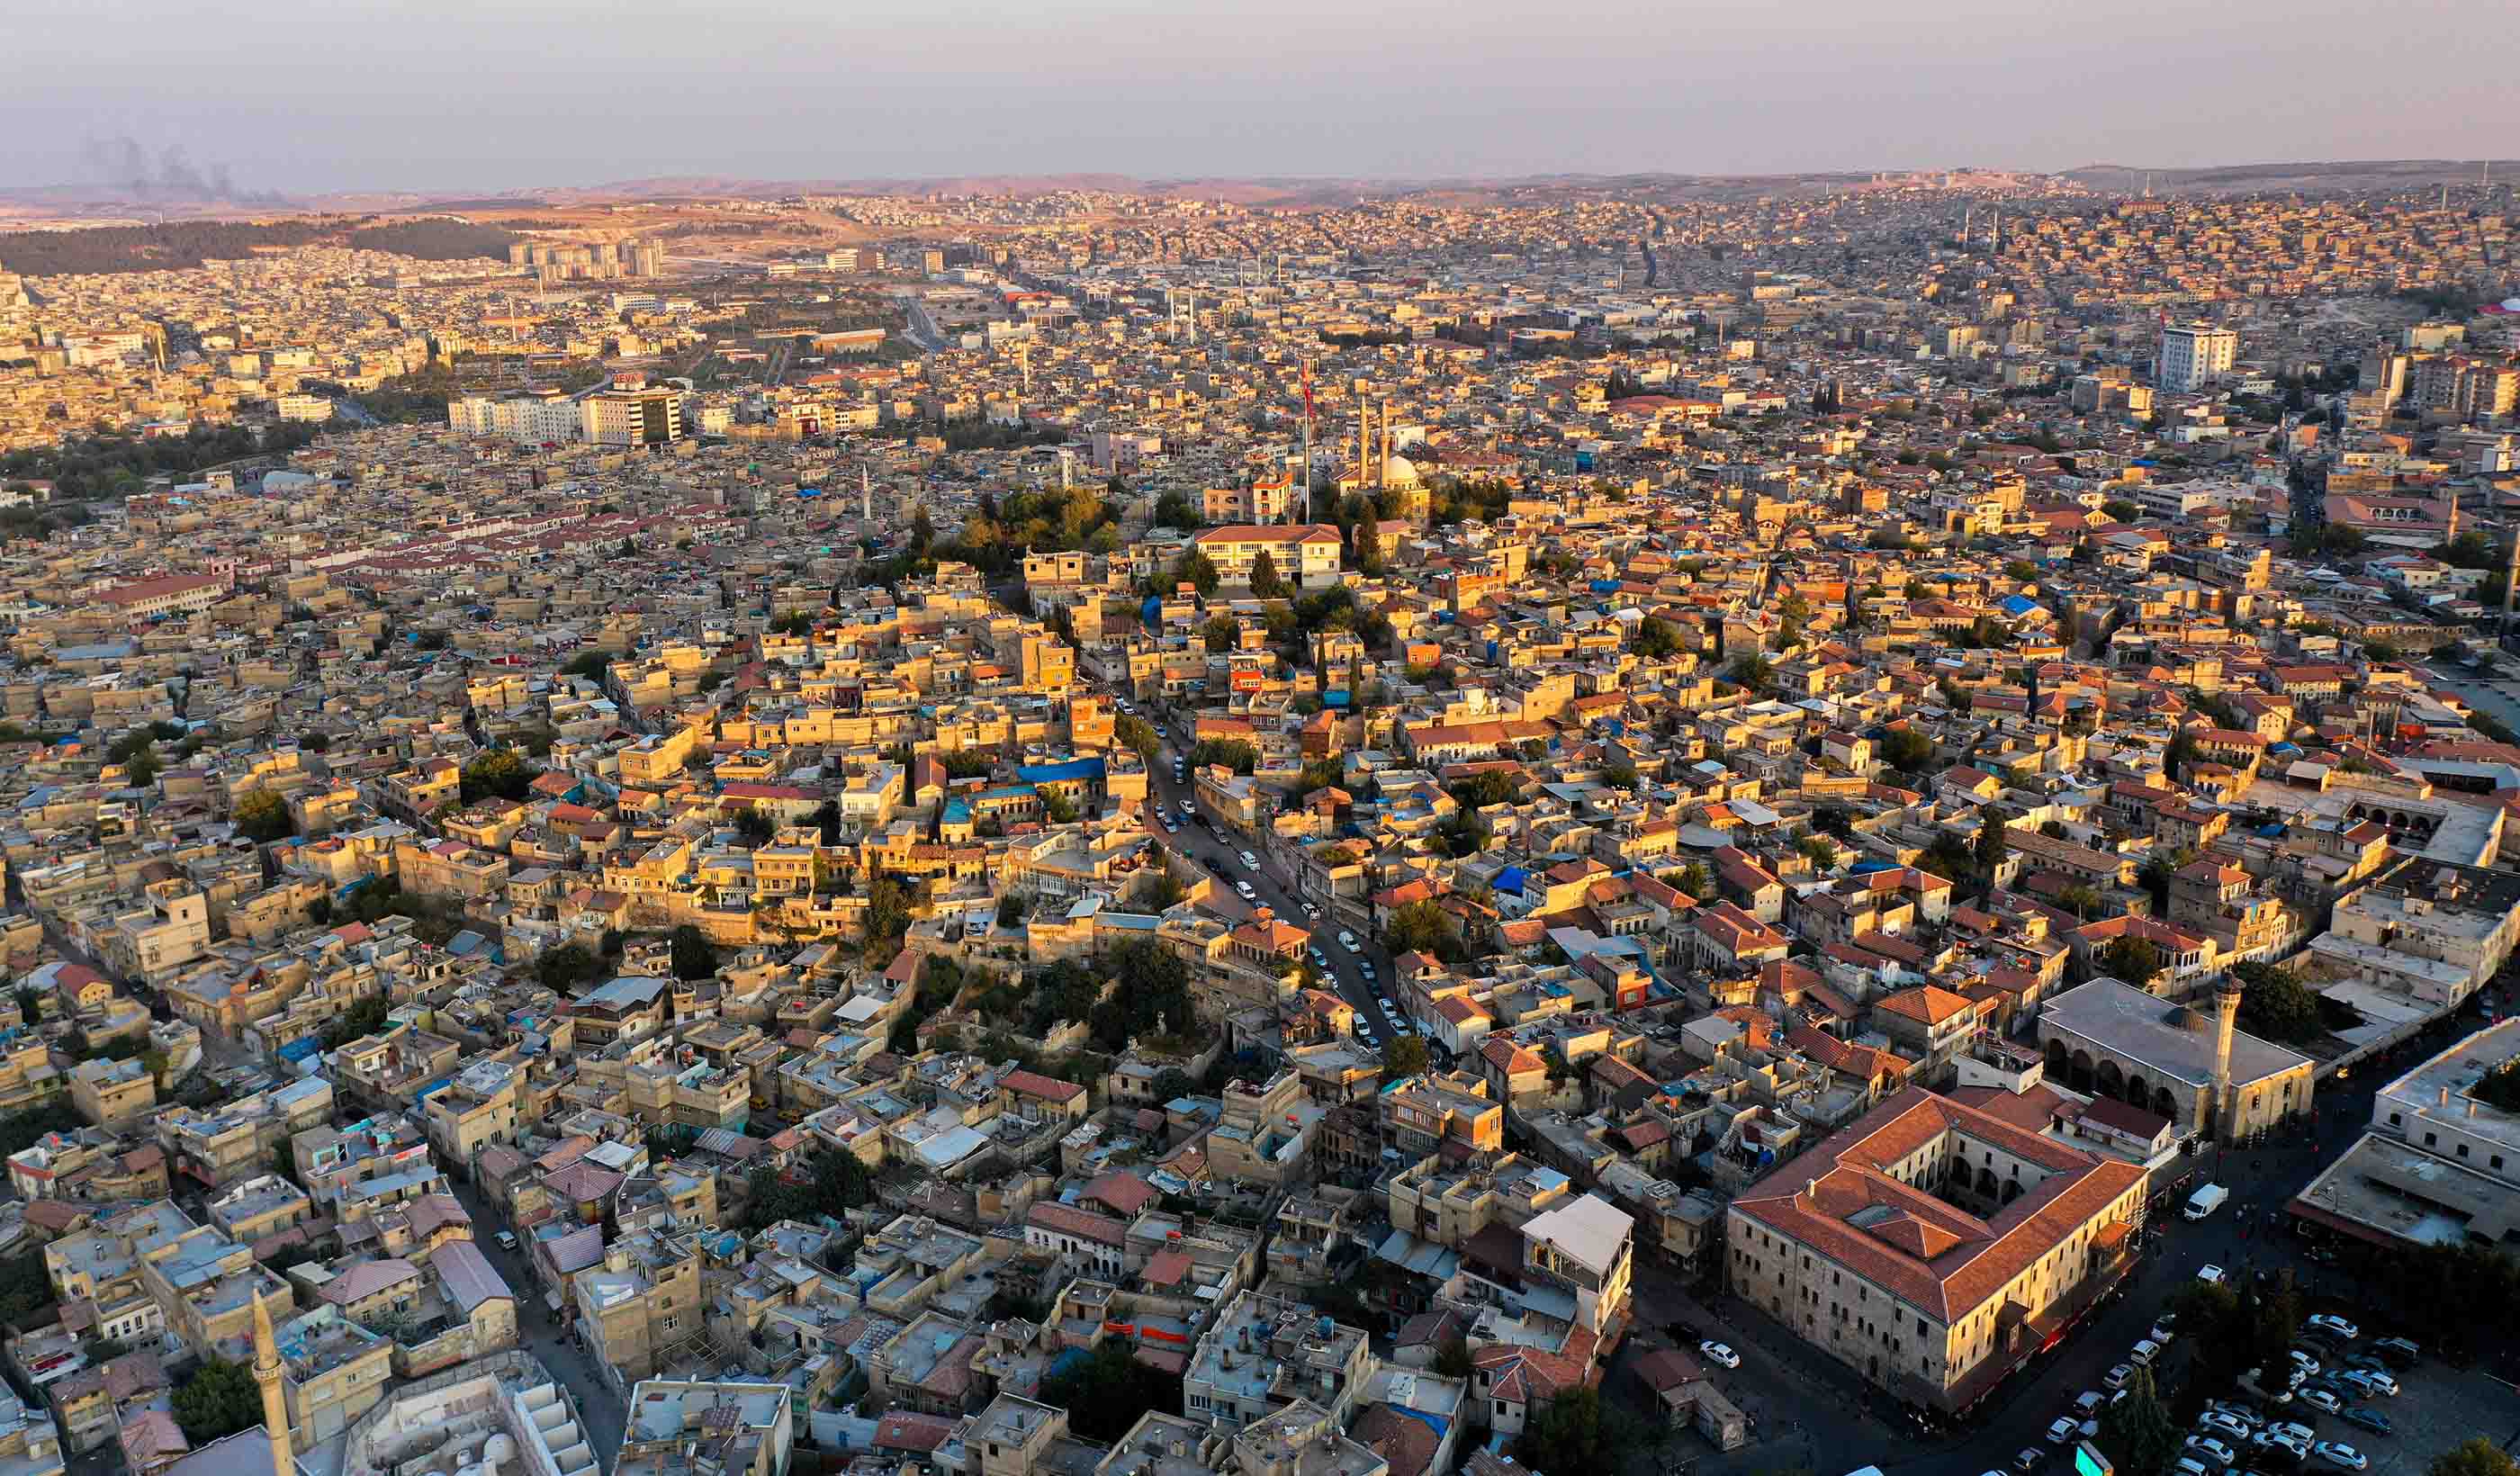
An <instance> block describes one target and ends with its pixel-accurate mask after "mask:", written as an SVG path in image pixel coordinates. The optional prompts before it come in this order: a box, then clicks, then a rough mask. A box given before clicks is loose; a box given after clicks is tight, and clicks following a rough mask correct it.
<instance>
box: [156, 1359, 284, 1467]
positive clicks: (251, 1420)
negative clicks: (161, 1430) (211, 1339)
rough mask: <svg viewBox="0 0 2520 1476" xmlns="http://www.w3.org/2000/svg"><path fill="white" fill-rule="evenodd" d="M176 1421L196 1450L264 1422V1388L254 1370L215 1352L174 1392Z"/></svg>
mask: <svg viewBox="0 0 2520 1476" xmlns="http://www.w3.org/2000/svg"><path fill="white" fill-rule="evenodd" d="M173 1405H174V1412H175V1423H177V1424H178V1425H181V1426H183V1429H184V1438H185V1439H186V1440H188V1441H190V1442H192V1444H193V1448H194V1449H195V1450H199V1449H200V1448H202V1447H203V1446H205V1445H207V1444H209V1443H210V1442H211V1441H214V1440H217V1439H218V1438H220V1437H221V1436H223V1435H234V1434H235V1433H236V1432H238V1431H239V1430H245V1429H250V1428H251V1427H253V1426H255V1425H258V1424H261V1423H262V1389H261V1386H260V1385H257V1384H256V1383H255V1382H254V1381H253V1373H252V1370H250V1369H248V1368H247V1367H246V1366H245V1365H244V1364H239V1363H235V1362H232V1361H230V1360H228V1359H223V1358H220V1357H218V1356H217V1355H215V1354H213V1355H211V1356H210V1357H209V1358H206V1359H204V1360H203V1361H202V1366H201V1367H200V1368H199V1369H198V1370H196V1371H195V1372H194V1374H193V1376H192V1377H191V1378H189V1379H186V1380H185V1381H184V1382H183V1383H182V1384H180V1385H178V1386H177V1387H176V1389H175V1394H174V1400H173Z"/></svg>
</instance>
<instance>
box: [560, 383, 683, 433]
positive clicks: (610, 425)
mask: <svg viewBox="0 0 2520 1476" xmlns="http://www.w3.org/2000/svg"><path fill="white" fill-rule="evenodd" d="M577 408H578V414H579V416H580V421H579V430H580V433H581V435H582V436H583V437H584V438H585V439H587V440H589V441H592V442H594V443H595V444H596V445H599V446H661V445H664V444H666V443H667V442H669V441H678V440H681V439H682V438H683V397H682V394H681V392H680V391H679V390H673V389H665V388H660V387H657V386H653V385H652V386H650V387H648V388H645V389H607V390H605V391H604V392H603V393H601V394H591V395H588V396H587V397H586V398H585V399H583V400H580V401H579V402H578V406H577Z"/></svg>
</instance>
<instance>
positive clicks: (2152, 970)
mask: <svg viewBox="0 0 2520 1476" xmlns="http://www.w3.org/2000/svg"><path fill="white" fill-rule="evenodd" d="M2097 963H2098V966H2099V970H2100V972H2102V973H2104V974H2108V975H2110V976H2112V977H2115V978H2119V979H2123V980H2125V981H2126V982H2127V983H2129V984H2132V985H2134V986H2135V987H2136V988H2138V989H2141V988H2143V987H2144V986H2145V985H2146V984H2149V983H2150V982H2152V977H2153V975H2155V974H2157V973H2159V972H2161V950H2160V949H2158V948H2155V947H2153V946H2152V940H2151V939H2149V938H2138V937H2134V936H2128V937H2124V938H2119V939H2116V940H2114V941H2112V942H2111V943H2110V944H2109V946H2108V947H2106V948H2103V949H2101V950H2100V953H2099V958H2098V960H2097Z"/></svg>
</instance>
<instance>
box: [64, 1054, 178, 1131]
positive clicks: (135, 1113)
mask: <svg viewBox="0 0 2520 1476" xmlns="http://www.w3.org/2000/svg"><path fill="white" fill-rule="evenodd" d="M157 1102H158V1078H157V1076H156V1075H155V1074H154V1073H152V1072H151V1071H150V1070H149V1068H148V1067H146V1066H144V1065H142V1064H141V1063H140V1062H138V1061H137V1060H109V1059H106V1058H104V1057H99V1058H97V1059H94V1060H85V1061H81V1062H79V1063H78V1064H77V1065H75V1066H72V1067H71V1068H70V1105H72V1106H74V1107H76V1108H77V1109H78V1114H79V1116H81V1117H84V1118H86V1119H87V1120H88V1121H89V1122H91V1123H94V1124H96V1125H97V1126H98V1127H105V1126H107V1125H109V1124H112V1123H121V1122H128V1121H131V1120H132V1119H134V1118H137V1117H139V1116H141V1115H142V1114H144V1113H146V1112H147V1111H148V1110H149V1109H150V1108H151V1107H153V1106H155V1105H157Z"/></svg>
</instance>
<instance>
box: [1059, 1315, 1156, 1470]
mask: <svg viewBox="0 0 2520 1476" xmlns="http://www.w3.org/2000/svg"><path fill="white" fill-rule="evenodd" d="M1133 1347H1134V1345H1133V1344H1131V1342H1130V1341H1129V1340H1128V1339H1127V1338H1106V1339H1104V1340H1103V1341H1102V1343H1100V1344H1098V1345H1097V1346H1096V1347H1095V1349H1094V1353H1093V1356H1092V1357H1090V1358H1087V1359H1085V1360H1084V1361H1083V1362H1081V1363H1071V1364H1067V1365H1066V1366H1065V1367H1063V1368H1061V1369H1060V1370H1059V1371H1057V1372H1054V1373H1052V1374H1051V1375H1050V1376H1049V1377H1048V1378H1045V1379H1043V1380H1042V1381H1041V1400H1042V1403H1044V1404H1047V1405H1051V1406H1053V1407H1055V1408H1057V1409H1065V1410H1066V1411H1067V1424H1068V1430H1069V1432H1070V1433H1072V1434H1074V1435H1076V1436H1077V1437H1078V1438H1080V1439H1083V1440H1092V1441H1100V1442H1102V1443H1104V1444H1110V1443H1112V1442H1115V1441H1117V1440H1118V1439H1119V1438H1120V1437H1121V1436H1123V1435H1126V1434H1128V1433H1129V1431H1130V1430H1131V1429H1133V1428H1135V1427H1136V1425H1137V1423H1138V1421H1139V1420H1141V1419H1144V1418H1145V1417H1146V1415H1147V1412H1148V1410H1150V1409H1154V1410H1161V1411H1162V1412H1164V1413H1166V1414H1179V1413H1181V1408H1182V1406H1181V1399H1182V1393H1181V1390H1182V1385H1181V1380H1180V1378H1178V1377H1176V1376H1172V1375H1167V1374H1165V1373H1163V1372H1162V1371H1161V1370H1159V1369H1156V1368H1153V1367H1150V1366H1148V1364H1141V1363H1139V1362H1138V1360H1137V1358H1136V1356H1135V1354H1134V1352H1133Z"/></svg>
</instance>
